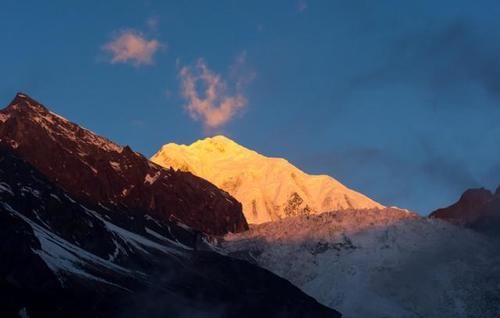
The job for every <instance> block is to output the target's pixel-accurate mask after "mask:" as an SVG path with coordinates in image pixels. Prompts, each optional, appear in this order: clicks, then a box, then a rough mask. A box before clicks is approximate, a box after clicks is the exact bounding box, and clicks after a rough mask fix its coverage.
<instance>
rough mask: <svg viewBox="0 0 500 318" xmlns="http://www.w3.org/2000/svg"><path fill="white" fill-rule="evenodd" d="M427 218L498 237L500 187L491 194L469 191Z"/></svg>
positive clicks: (475, 190)
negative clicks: (441, 220)
mask: <svg viewBox="0 0 500 318" xmlns="http://www.w3.org/2000/svg"><path fill="white" fill-rule="evenodd" d="M429 217H431V218H438V219H443V220H446V221H449V222H452V223H454V224H458V225H464V226H467V227H471V228H474V229H477V230H481V231H485V232H488V233H490V234H495V233H496V235H500V233H499V232H498V230H500V187H498V188H497V190H496V192H495V193H493V192H491V191H489V190H487V189H484V188H480V189H469V190H467V191H465V192H464V193H463V194H462V196H461V197H460V199H459V200H458V201H457V202H456V203H454V204H452V205H450V206H449V207H447V208H442V209H438V210H436V211H434V212H432V213H431V214H430V215H429Z"/></svg>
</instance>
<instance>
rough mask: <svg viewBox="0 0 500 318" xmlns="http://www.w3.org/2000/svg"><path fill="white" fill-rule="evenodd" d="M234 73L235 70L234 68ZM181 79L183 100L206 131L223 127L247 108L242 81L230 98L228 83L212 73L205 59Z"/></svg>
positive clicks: (187, 68)
mask: <svg viewBox="0 0 500 318" xmlns="http://www.w3.org/2000/svg"><path fill="white" fill-rule="evenodd" d="M243 62H244V60H243V61H242V60H241V58H240V57H239V58H238V59H237V60H236V64H240V63H243ZM231 69H232V70H234V69H235V66H234V65H233V66H232V67H231ZM179 77H180V80H181V89H182V96H183V97H184V98H185V99H186V102H187V104H186V105H185V108H186V109H187V111H188V112H189V114H190V115H191V117H192V118H194V119H195V120H201V121H202V122H203V124H204V125H205V128H208V129H216V128H219V127H221V126H223V125H224V124H226V123H227V122H228V121H229V120H231V119H232V118H233V117H234V116H235V115H236V113H237V112H238V111H240V110H241V109H243V108H244V107H245V106H246V104H247V99H246V98H245V97H244V96H243V95H242V93H241V89H242V85H241V83H242V81H241V79H237V80H236V81H235V85H234V86H235V87H234V94H233V95H230V93H229V87H228V85H227V83H226V81H224V79H223V78H222V77H221V75H220V74H217V73H215V72H213V71H212V70H210V69H209V67H208V65H207V63H206V62H205V61H204V60H203V59H198V61H197V62H196V64H195V65H193V66H184V67H182V68H181V70H180V72H179ZM200 93H201V94H200Z"/></svg>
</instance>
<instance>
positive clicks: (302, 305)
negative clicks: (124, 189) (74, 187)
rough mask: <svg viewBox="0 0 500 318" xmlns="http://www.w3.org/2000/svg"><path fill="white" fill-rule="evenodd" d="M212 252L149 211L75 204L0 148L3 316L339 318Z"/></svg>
mask: <svg viewBox="0 0 500 318" xmlns="http://www.w3.org/2000/svg"><path fill="white" fill-rule="evenodd" d="M42 137H43V136H42ZM19 147H22V145H21V144H19ZM74 155H75V156H78V155H77V154H74ZM58 159H59V157H57V156H56V157H52V158H51V160H53V161H54V164H55V162H57V160H58ZM65 160H68V159H67V158H65ZM99 182H101V179H100V178H96V179H95V182H93V184H94V185H95V186H96V187H99V186H100V185H99ZM82 187H85V185H82ZM193 191H195V189H193ZM217 250H219V249H218V248H216V247H215V246H213V245H212V244H211V243H210V238H209V237H207V236H204V235H202V234H200V233H199V232H197V231H195V230H192V229H190V228H188V227H187V226H185V225H183V224H180V223H178V222H174V221H168V220H166V219H165V218H160V217H157V216H155V214H154V213H150V214H149V213H148V214H144V213H143V211H142V210H138V209H131V208H129V207H126V206H125V205H117V204H105V203H101V202H94V203H92V202H90V201H89V200H83V199H82V198H81V197H78V196H73V195H72V194H70V193H69V192H67V191H65V190H63V189H62V188H60V187H59V186H58V185H57V184H56V183H54V182H52V181H51V180H49V178H48V177H46V176H45V175H44V174H42V173H40V172H39V171H38V170H37V169H35V168H34V167H33V166H32V165H30V164H29V163H28V162H26V161H25V160H22V159H20V158H18V157H17V156H16V155H14V154H13V153H12V152H11V151H10V150H5V149H0V260H1V261H0V316H1V317H6V318H10V317H31V318H38V317H40V318H44V317H55V318H58V317H64V318H66V317H82V318H83V317H128V318H131V317H153V318H156V317H158V318H159V317H181V318H182V317H257V316H259V317H297V318H299V317H325V318H326V317H332V318H335V317H340V314H338V313H337V312H336V311H334V310H331V309H328V308H327V307H325V306H323V305H320V304H319V303H317V302H316V301H315V300H314V299H312V298H311V297H309V296H307V295H305V294H304V293H302V292H301V291H300V290H299V289H297V288H296V287H294V286H293V285H291V284H290V283H289V282H287V281H285V280H284V279H282V278H279V277H278V276H276V275H273V274H271V273H270V272H268V271H267V270H264V269H261V268H259V267H257V266H255V265H252V264H249V263H248V262H245V261H240V260H236V259H233V258H230V257H227V256H224V255H221V254H219V253H218V252H216V251H217Z"/></svg>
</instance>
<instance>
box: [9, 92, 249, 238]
mask: <svg viewBox="0 0 500 318" xmlns="http://www.w3.org/2000/svg"><path fill="white" fill-rule="evenodd" d="M0 145H3V146H4V147H6V148H7V149H10V150H11V151H12V152H13V153H15V154H16V155H17V156H19V157H20V158H22V159H24V160H26V161H27V162H29V163H30V164H31V165H33V166H34V167H35V168H36V169H38V170H39V171H40V172H41V173H42V174H44V175H45V176H47V177H48V178H49V180H51V181H53V182H54V183H56V184H57V185H59V186H61V187H62V188H63V189H64V190H65V191H67V192H68V193H70V194H71V195H73V196H75V197H78V198H80V199H83V200H88V201H91V202H100V203H102V204H113V205H124V206H126V207H127V208H130V209H139V210H141V211H143V212H144V213H149V214H151V215H154V216H156V217H158V218H161V219H169V218H174V219H177V220H181V221H182V222H183V223H184V224H187V225H189V226H191V227H193V228H195V229H197V230H200V231H203V232H205V233H208V234H224V233H227V232H238V231H243V230H246V229H248V225H247V223H246V220H245V218H244V215H243V213H242V211H241V205H240V203H239V202H237V201H236V200H235V199H234V198H232V197H231V196H230V195H229V194H227V193H226V192H224V191H221V190H220V189H218V188H217V187H215V186H214V185H212V184H211V183H209V182H207V181H206V180H203V179H201V178H199V177H196V176H193V175H192V174H190V173H186V172H182V171H174V170H172V169H170V170H166V169H163V168H162V167H160V166H158V165H156V164H154V163H152V162H150V161H149V160H147V159H146V158H145V157H144V156H142V155H141V154H139V153H137V152H134V151H132V149H130V147H128V146H125V147H122V146H119V145H117V144H115V143H113V142H111V141H109V140H108V139H106V138H103V137H100V136H98V135H96V134H94V133H92V132H91V131H89V130H87V129H84V128H81V127H80V126H78V125H76V124H74V123H72V122H70V121H68V120H66V119H64V118H62V117H61V116H59V115H56V114H54V113H52V112H50V111H49V110H48V109H47V108H46V107H44V106H43V105H41V104H40V103H39V102H37V101H35V100H34V99H32V98H30V97H29V96H27V95H26V94H22V93H19V94H17V95H16V97H15V98H14V100H13V101H12V102H11V103H10V104H9V105H8V106H7V107H6V108H5V109H3V110H2V111H0Z"/></svg>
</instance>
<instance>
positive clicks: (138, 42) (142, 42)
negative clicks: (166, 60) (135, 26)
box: [102, 30, 165, 66]
mask: <svg viewBox="0 0 500 318" xmlns="http://www.w3.org/2000/svg"><path fill="white" fill-rule="evenodd" d="M164 46H165V45H163V44H161V43H160V42H159V41H158V40H155V39H151V40H148V39H146V38H145V37H144V35H143V34H142V33H140V32H138V31H134V30H128V31H122V32H120V33H118V34H116V36H115V37H114V38H113V39H112V40H111V41H110V42H109V43H106V44H105V45H104V46H103V47H102V48H103V50H104V51H106V52H108V53H109V54H110V57H111V59H110V62H111V63H112V64H116V63H131V64H133V65H136V66H139V65H144V64H151V63H153V56H154V55H155V53H156V52H157V51H158V50H159V49H160V48H161V47H164Z"/></svg>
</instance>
